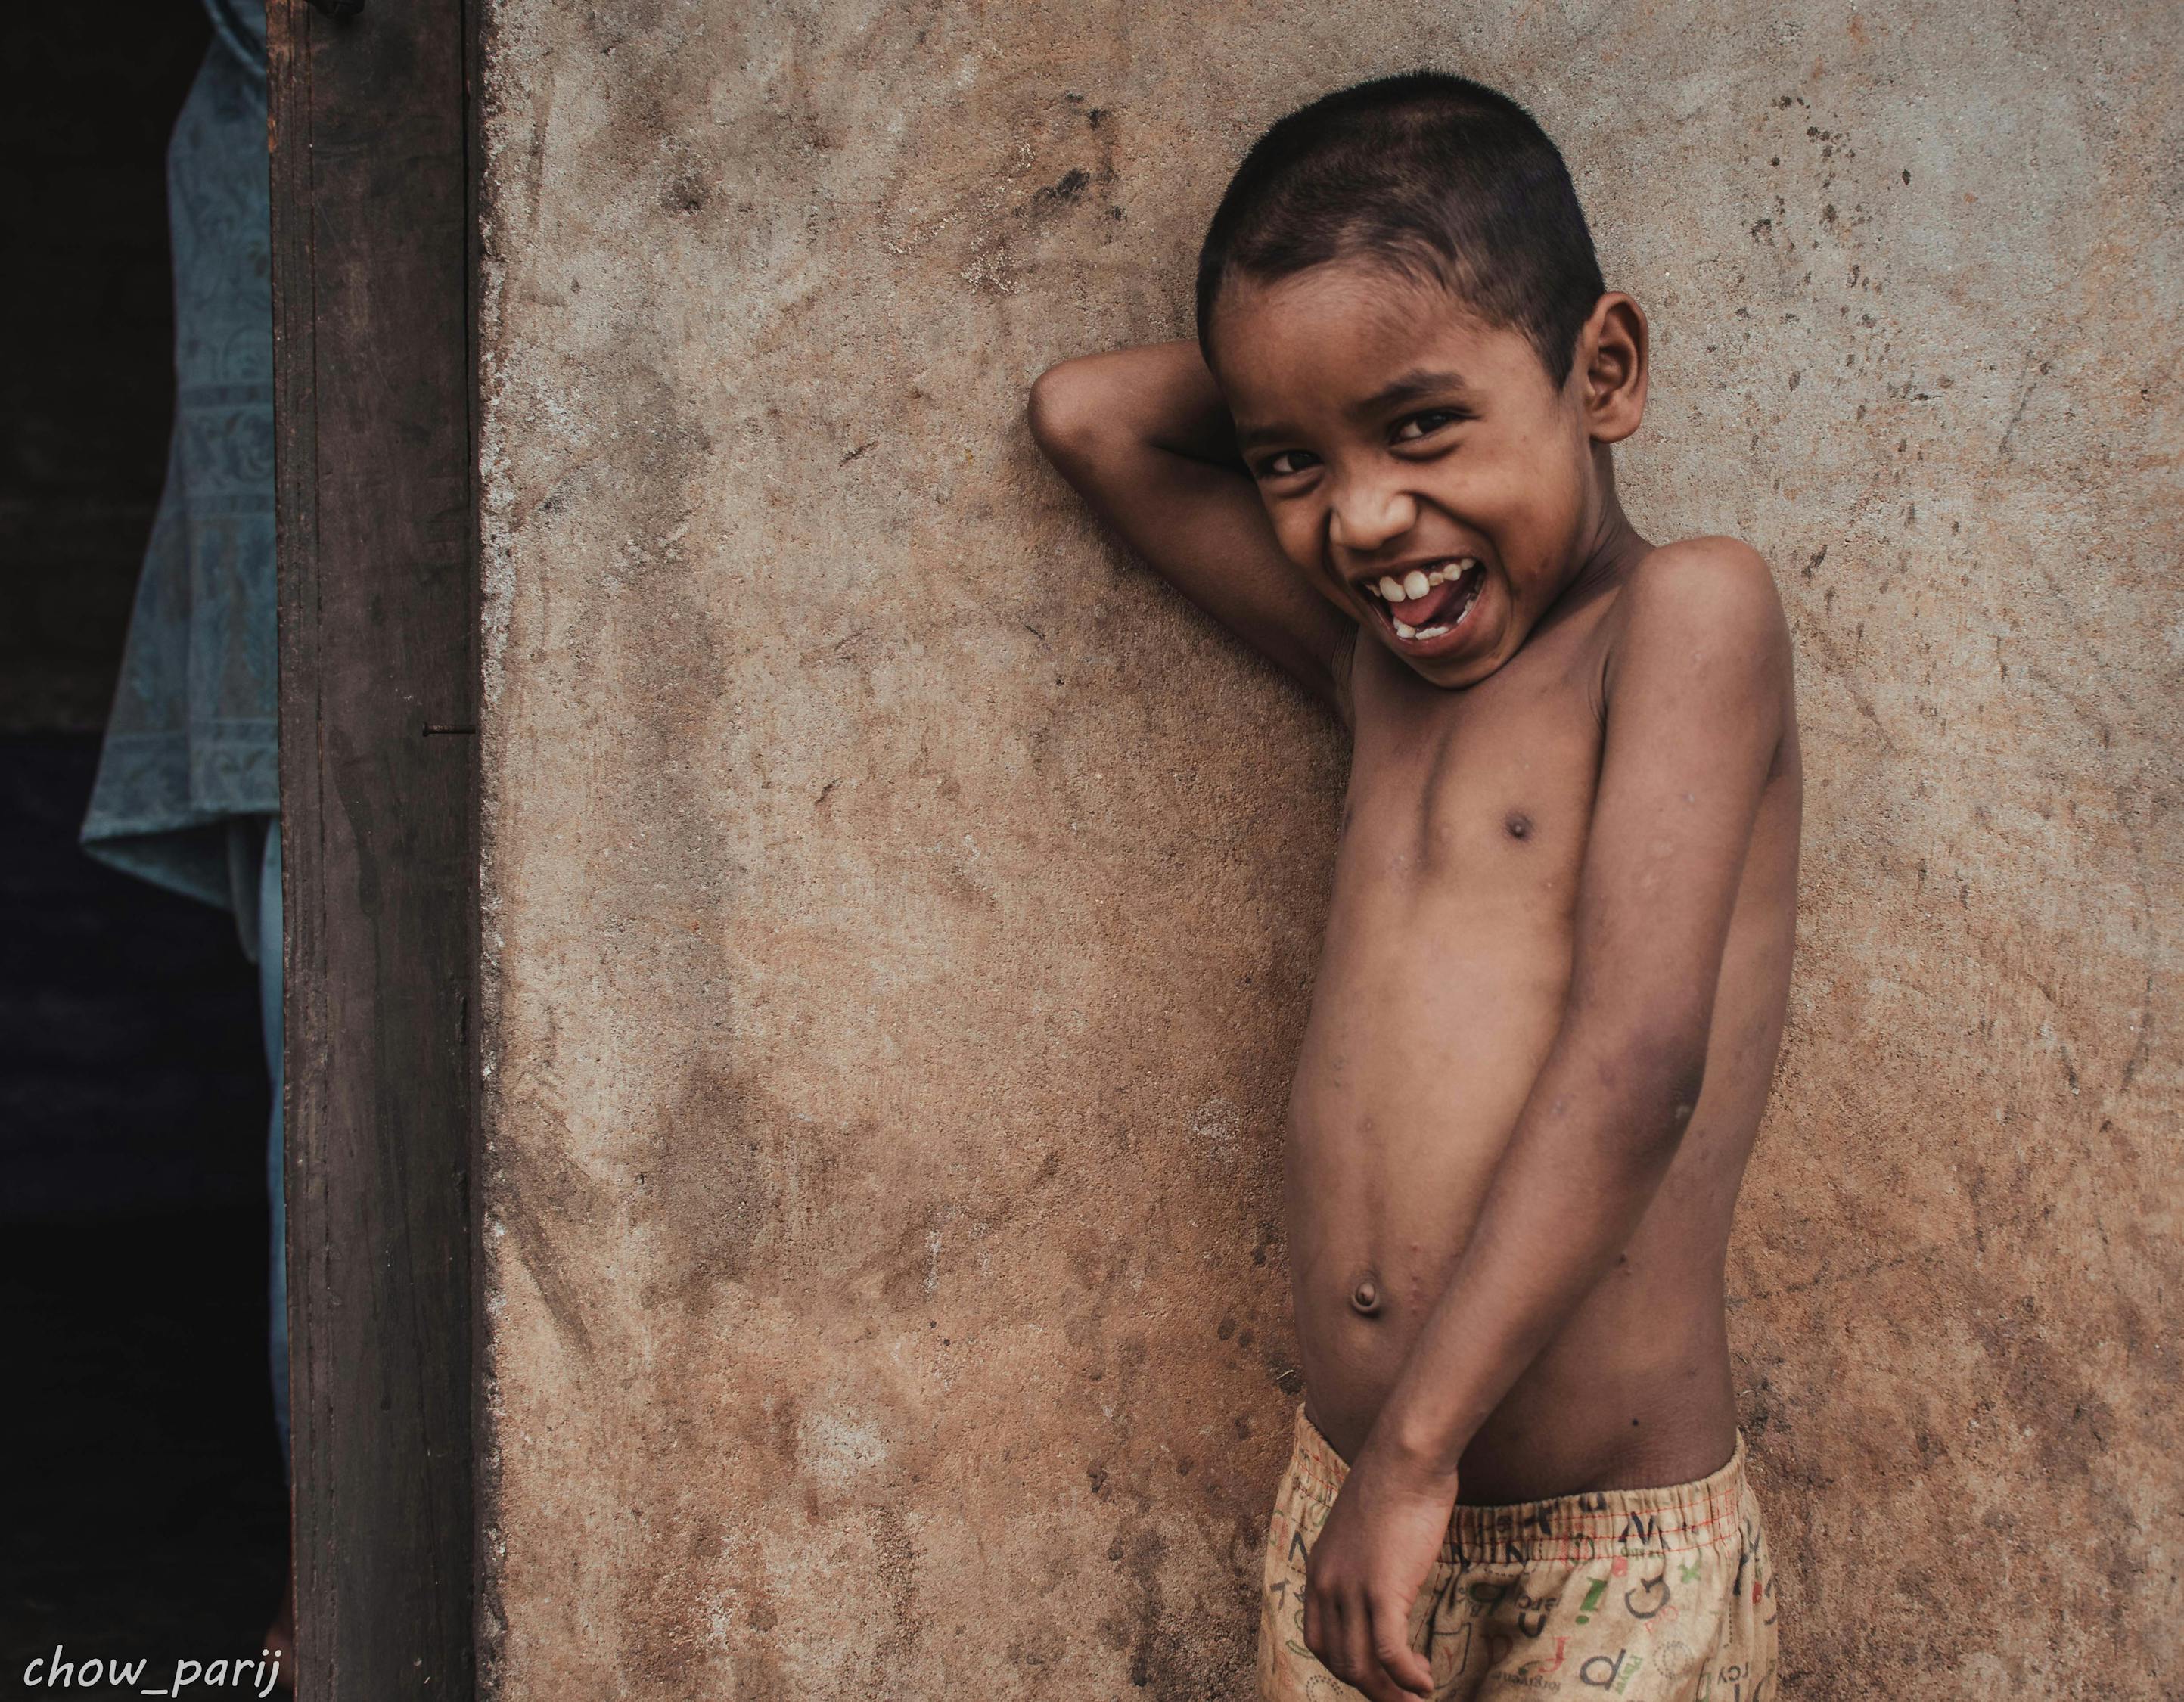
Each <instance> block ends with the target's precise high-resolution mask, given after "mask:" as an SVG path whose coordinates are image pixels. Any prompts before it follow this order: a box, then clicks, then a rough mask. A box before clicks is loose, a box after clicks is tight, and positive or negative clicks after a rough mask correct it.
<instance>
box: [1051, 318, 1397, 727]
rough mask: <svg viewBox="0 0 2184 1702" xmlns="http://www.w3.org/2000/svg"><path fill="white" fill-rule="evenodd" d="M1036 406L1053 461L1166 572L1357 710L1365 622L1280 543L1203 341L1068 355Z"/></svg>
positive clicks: (1232, 625) (1330, 696) (1227, 622)
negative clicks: (1353, 677) (1316, 588)
mask: <svg viewBox="0 0 2184 1702" xmlns="http://www.w3.org/2000/svg"><path fill="white" fill-rule="evenodd" d="M1028 411H1029V415H1030V421H1031V432H1032V437H1034V439H1035V440H1036V441H1037V442H1038V444H1039V448H1040V449H1041V450H1043V451H1044V452H1045V454H1046V457H1047V459H1049V460H1050V461H1052V462H1053V463H1054V464H1055V466H1056V468H1057V469H1058V470H1060V472H1061V476H1063V477H1064V478H1066V479H1067V480H1068V481H1069V482H1070V483H1071V484H1072V485H1073V486H1075V487H1077V489H1078V491H1079V492H1082V493H1083V495H1084V498H1085V500H1086V501H1087V502H1088V503H1090V504H1091V506H1092V508H1093V509H1094V511H1095V513H1097V514H1099V515H1100V518H1101V519H1103V520H1106V521H1107V523H1108V524H1109V525H1111V526H1113V527H1114V529H1115V530H1116V531H1118V532H1119V533H1121V534H1122V536H1123V538H1124V540H1125V541H1126V542H1128V543H1129V544H1130V545H1131V547H1132V548H1134V549H1135V550H1136V551H1137V552H1138V553H1139V554H1140V555H1142V556H1144V557H1145V559H1146V560H1147V561H1149V562H1151V564H1152V565H1153V567H1154V568H1155V569H1156V570H1157V571H1158V572H1159V573H1160V575H1161V576H1162V577H1163V578H1164V579H1166V580H1167V581H1168V582H1169V583H1171V584H1172V585H1173V586H1174V587H1176V588H1177V589H1178V591H1180V592H1183V593H1184V595H1185V596H1186V597H1188V598H1190V600H1191V601H1192V602H1194V603H1196V604H1198V606H1199V607H1200V608H1201V609H1205V610H1206V613H1207V614H1209V615H1212V616H1213V617H1214V618H1215V619H1216V620H1219V621H1220V622H1221V623H1222V624H1223V626H1227V627H1229V629H1230V630H1231V631H1234V632H1235V633H1236V634H1237V635H1238V636H1240V637H1242V638H1243V639H1245V641H1246V642H1249V643H1250V644H1251V645H1252V646H1253V647H1254V648H1256V649H1258V650H1261V651H1262V652H1264V653H1265V654H1267V655H1268V656H1270V657H1271V658H1273V660H1275V661H1276V662H1278V663H1279V664H1280V665H1282V666H1283V667H1284V668H1285V669H1287V670H1289V671H1290V673H1292V674H1294V675H1295V676H1297V678H1299V679H1300V680H1301V681H1304V682H1305V684H1306V685H1307V686H1309V687H1312V690H1313V691H1315V692H1318V694H1319V695H1320V696H1322V697H1323V698H1326V699H1327V701H1328V702H1329V703H1330V704H1333V705H1334V707H1335V708H1336V709H1337V710H1339V711H1340V712H1341V713H1343V714H1344V715H1347V714H1348V704H1347V699H1348V696H1349V689H1348V688H1349V664H1350V655H1351V645H1352V643H1353V642H1354V641H1355V639H1356V637H1357V626H1356V624H1355V623H1354V622H1353V621H1351V620H1350V619H1349V618H1348V617H1347V616H1346V615H1344V614H1343V613H1342V612H1341V611H1340V609H1337V608H1335V606H1334V604H1333V603H1329V601H1328V600H1327V599H1325V598H1322V597H1320V596H1319V595H1318V594H1317V593H1316V592H1313V591H1312V589H1311V588H1310V587H1308V586H1307V584H1306V583H1305V581H1304V579H1303V576H1302V575H1301V574H1300V573H1299V571H1298V570H1297V569H1296V568H1295V566H1294V565H1291V564H1290V562H1289V561H1288V560H1287V559H1285V558H1284V556H1283V554H1282V553H1281V550H1280V548H1279V546H1278V545H1277V544H1276V542H1275V541H1274V530H1273V523H1272V522H1271V521H1269V520H1268V518H1267V512H1266V509H1265V508H1264V506H1263V505H1262V503H1260V500H1259V494H1258V491H1257V489H1256V487H1255V486H1254V484H1253V483H1252V481H1251V476H1250V474H1249V473H1248V472H1246V471H1245V467H1244V464H1243V462H1242V460H1241V459H1240V458H1239V456H1238V455H1237V453H1236V446H1235V436H1234V428H1233V426H1232V425H1231V424H1230V421H1229V410H1228V408H1227V406H1226V405H1225V404H1224V403H1223V401H1222V399H1221V392H1220V389H1219V387H1217V385H1216V384H1215V383H1214V381H1213V375H1212V374H1211V373H1210V372H1208V371H1207V370H1206V363H1205V361H1204V360H1203V359H1201V358H1200V355H1199V352H1198V346H1197V344H1195V343H1193V342H1168V343H1155V344H1151V345H1149V346H1147V347H1145V348H1125V349H1118V350H1117V351H1115V352H1114V353H1108V354H1094V355H1086V356H1084V357H1083V358H1082V359H1076V360H1066V361H1063V362H1062V363H1061V364H1060V365H1058V366H1055V367H1052V368H1050V369H1049V370H1048V371H1047V372H1046V373H1045V375H1042V376H1041V377H1040V379H1039V381H1038V383H1036V384H1034V386H1033V387H1032V392H1031V404H1030V408H1029V410H1028Z"/></svg>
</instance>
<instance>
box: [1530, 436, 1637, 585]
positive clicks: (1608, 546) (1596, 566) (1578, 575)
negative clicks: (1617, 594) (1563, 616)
mask: <svg viewBox="0 0 2184 1702" xmlns="http://www.w3.org/2000/svg"><path fill="white" fill-rule="evenodd" d="M1603 459H1604V456H1603ZM1602 473H1603V476H1602V480H1601V483H1600V489H1599V497H1598V499H1597V501H1596V504H1595V507H1594V510H1593V514H1592V517H1591V525H1590V526H1588V527H1587V529H1586V532H1585V547H1584V548H1582V549H1581V550H1580V552H1579V554H1578V565H1577V567H1576V570H1574V572H1572V573H1571V575H1570V576H1569V577H1568V579H1566V580H1564V581H1563V588H1562V589H1561V590H1560V591H1559V592H1556V594H1555V600H1554V601H1553V602H1552V603H1549V604H1548V605H1547V612H1548V614H1549V615H1553V614H1554V613H1556V612H1557V611H1559V610H1563V609H1574V608H1576V607H1578V606H1579V605H1580V604H1582V603H1586V602H1589V601H1591V598H1592V597H1593V596H1594V595H1595V594H1596V593H1597V592H1600V591H1602V590H1604V589H1605V588H1606V587H1608V586H1611V585H1617V584H1620V583H1621V582H1622V581H1623V579H1624V576H1625V575H1627V574H1628V573H1629V572H1630V570H1631V569H1632V568H1634V567H1635V566H1637V565H1638V564H1639V563H1640V562H1641V561H1642V560H1644V559H1646V556H1648V555H1650V554H1651V553H1652V549H1653V546H1652V544H1651V543H1649V542H1646V539H1644V538H1643V537H1640V536H1639V532H1638V529H1637V527H1635V526H1632V525H1631V524H1630V516H1629V515H1627V514H1624V512H1623V503H1622V501H1621V499H1620V498H1618V497H1617V496H1616V494H1615V475H1614V472H1613V466H1612V464H1611V465H1610V466H1609V467H1607V468H1604V469H1603V470H1602Z"/></svg>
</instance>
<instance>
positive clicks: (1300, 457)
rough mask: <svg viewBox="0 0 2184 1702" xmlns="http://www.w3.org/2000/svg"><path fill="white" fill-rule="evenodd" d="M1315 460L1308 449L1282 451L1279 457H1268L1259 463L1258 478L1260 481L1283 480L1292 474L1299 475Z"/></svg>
mask: <svg viewBox="0 0 2184 1702" xmlns="http://www.w3.org/2000/svg"><path fill="white" fill-rule="evenodd" d="M1317 459H1318V458H1317V457H1316V456H1314V455H1313V454H1312V452H1311V451H1310V450H1308V449H1284V450H1283V451H1282V452H1281V453H1279V455H1269V456H1268V457H1267V459H1265V460H1263V461H1262V462H1260V463H1259V476H1260V477H1261V478H1262V479H1285V478H1287V477H1288V476H1290V474H1292V473H1301V472H1302V471H1304V470H1305V469H1306V468H1307V467H1309V466H1311V465H1312V464H1313V463H1314V462H1315V461H1316V460H1317Z"/></svg>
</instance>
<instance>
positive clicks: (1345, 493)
mask: <svg viewBox="0 0 2184 1702" xmlns="http://www.w3.org/2000/svg"><path fill="white" fill-rule="evenodd" d="M1417 524H1418V498H1415V497H1413V496H1412V495H1411V494H1410V493H1409V492H1406V491H1403V490H1401V489H1398V488H1396V487H1392V486H1388V485H1375V484H1369V483H1366V482H1363V481H1354V480H1353V481H1351V482H1349V483H1346V484H1345V485H1343V486H1341V487H1339V488H1338V489H1337V490H1336V492H1334V502H1333V503H1332V505H1331V507H1330V509H1329V514H1328V520H1327V536H1328V541H1329V542H1330V543H1332V544H1334V546H1335V547H1336V548H1339V549H1346V550H1351V551H1354V552H1356V553H1358V554H1360V555H1369V554H1371V553H1373V551H1375V550H1377V549H1379V548H1380V547H1381V546H1382V545H1384V544H1385V543H1386V542H1388V540H1389V539H1390V538H1396V537H1401V536H1402V535H1403V534H1404V533H1405V532H1407V531H1409V530H1410V529H1411V528H1412V526H1416V525H1417Z"/></svg>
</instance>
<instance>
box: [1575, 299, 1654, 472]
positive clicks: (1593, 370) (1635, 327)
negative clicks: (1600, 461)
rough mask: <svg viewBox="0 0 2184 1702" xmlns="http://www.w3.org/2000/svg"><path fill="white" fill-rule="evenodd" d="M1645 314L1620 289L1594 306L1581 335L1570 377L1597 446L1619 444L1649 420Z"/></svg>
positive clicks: (1579, 334)
mask: <svg viewBox="0 0 2184 1702" xmlns="http://www.w3.org/2000/svg"><path fill="white" fill-rule="evenodd" d="M1647 335H1648V333H1647V331H1646V310H1645V309H1643V308H1641V307H1640V306H1639V305H1638V303H1636V302H1635V301H1633V300H1632V299H1631V298H1630V297H1629V296H1626V295H1624V293H1623V292H1622V291H1620V290H1610V291H1609V292H1607V294H1606V295H1604V296H1602V298H1600V299H1599V301H1598V302H1596V303H1594V305H1593V309H1592V317H1591V319H1589V320H1586V321H1585V329H1584V330H1583V331H1580V332H1579V333H1578V339H1577V359H1576V360H1575V362H1574V363H1573V369H1572V372H1571V376H1572V377H1573V378H1574V379H1575V380H1576V381H1577V385H1578V405H1579V406H1580V407H1581V408H1582V409H1584V410H1585V429H1586V431H1587V432H1588V433H1589V434H1590V435H1591V438H1592V441H1593V442H1596V443H1620V442H1622V441H1623V440H1624V438H1625V437H1629V436H1630V434H1631V433H1632V432H1633V431H1636V430H1637V429H1638V422H1639V421H1640V420H1643V419H1644V418H1645V417H1646V373H1647V370H1648V362H1647V359H1646V338H1647Z"/></svg>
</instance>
